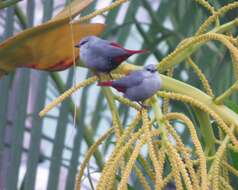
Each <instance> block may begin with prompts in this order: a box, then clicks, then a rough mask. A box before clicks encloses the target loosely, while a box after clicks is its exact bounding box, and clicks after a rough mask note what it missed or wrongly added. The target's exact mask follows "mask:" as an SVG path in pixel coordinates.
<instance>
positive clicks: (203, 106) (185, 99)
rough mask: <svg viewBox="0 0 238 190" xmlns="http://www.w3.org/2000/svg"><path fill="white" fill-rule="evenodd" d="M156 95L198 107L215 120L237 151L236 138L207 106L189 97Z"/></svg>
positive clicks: (161, 93)
mask: <svg viewBox="0 0 238 190" xmlns="http://www.w3.org/2000/svg"><path fill="white" fill-rule="evenodd" d="M157 94H158V95H159V96H161V97H170V98H171V99H174V100H179V101H182V102H186V103H189V104H191V105H193V106H195V107H198V108H199V109H201V110H204V111H205V112H206V113H209V114H210V115H211V116H212V117H213V118H214V119H215V120H216V122H217V123H218V126H219V127H221V129H222V130H224V131H225V132H226V134H227V135H228V136H229V137H230V138H231V141H232V143H233V144H234V145H235V147H236V148H237V149H238V141H237V139H236V137H235V136H234V134H233V133H232V131H231V129H230V128H229V127H228V126H227V125H226V123H225V122H224V121H223V120H222V118H220V116H218V115H217V114H216V112H214V111H213V110H211V109H210V108H209V107H208V106H206V105H204V104H203V103H201V102H199V101H197V100H195V99H193V98H191V97H188V96H185V95H181V94H176V93H170V92H158V93H157Z"/></svg>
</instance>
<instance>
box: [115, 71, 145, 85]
mask: <svg viewBox="0 0 238 190" xmlns="http://www.w3.org/2000/svg"><path fill="white" fill-rule="evenodd" d="M143 79H144V77H143V72H142V71H134V72H132V73H130V74H129V75H127V76H126V77H123V78H121V79H119V80H115V81H113V85H115V86H119V87H123V88H130V87H134V86H138V85H140V84H141V83H142V82H143Z"/></svg>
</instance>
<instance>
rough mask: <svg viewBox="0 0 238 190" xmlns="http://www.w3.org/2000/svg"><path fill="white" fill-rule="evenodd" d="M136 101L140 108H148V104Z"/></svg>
mask: <svg viewBox="0 0 238 190" xmlns="http://www.w3.org/2000/svg"><path fill="white" fill-rule="evenodd" d="M137 103H138V104H139V105H140V106H141V108H142V109H146V110H148V109H149V108H150V106H148V105H145V104H143V103H141V102H137Z"/></svg>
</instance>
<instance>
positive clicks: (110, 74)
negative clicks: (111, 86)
mask: <svg viewBox="0 0 238 190" xmlns="http://www.w3.org/2000/svg"><path fill="white" fill-rule="evenodd" d="M108 74H109V76H110V78H111V79H112V80H113V77H112V74H111V73H110V72H109V73H108Z"/></svg>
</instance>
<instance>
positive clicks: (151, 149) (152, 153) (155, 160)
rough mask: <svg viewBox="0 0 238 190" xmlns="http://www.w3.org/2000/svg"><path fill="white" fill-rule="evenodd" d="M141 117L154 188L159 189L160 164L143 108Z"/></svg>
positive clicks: (160, 177) (160, 181) (146, 114)
mask: <svg viewBox="0 0 238 190" xmlns="http://www.w3.org/2000/svg"><path fill="white" fill-rule="evenodd" d="M142 118H143V127H144V129H145V136H146V140H147V143H148V149H149V156H150V158H151V160H152V163H153V166H154V169H155V189H158V190H159V189H161V184H162V174H161V173H159V171H160V165H159V162H158V158H157V156H156V153H155V148H154V145H153V142H152V136H151V132H150V131H151V124H150V122H149V119H148V113H147V111H146V110H145V109H142Z"/></svg>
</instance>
